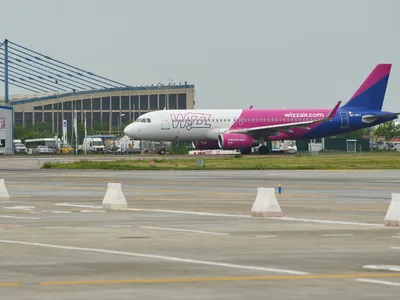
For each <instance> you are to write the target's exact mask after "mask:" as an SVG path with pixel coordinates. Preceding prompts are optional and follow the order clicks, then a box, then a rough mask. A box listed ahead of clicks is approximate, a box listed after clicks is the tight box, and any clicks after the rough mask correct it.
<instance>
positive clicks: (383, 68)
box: [350, 64, 392, 100]
mask: <svg viewBox="0 0 400 300" xmlns="http://www.w3.org/2000/svg"><path fill="white" fill-rule="evenodd" d="M391 68H392V64H379V65H377V66H376V67H375V69H374V70H373V71H372V72H371V73H370V74H369V76H368V77H367V79H365V81H364V82H363V84H362V85H361V86H360V87H359V88H358V90H357V91H356V92H355V93H354V95H353V96H352V97H351V99H350V100H352V99H354V98H355V97H357V96H358V95H360V94H362V93H363V92H365V91H366V90H368V89H369V88H370V87H371V86H373V85H374V84H376V83H377V82H379V81H380V80H381V79H382V78H384V77H386V76H388V75H389V73H390V69H391Z"/></svg>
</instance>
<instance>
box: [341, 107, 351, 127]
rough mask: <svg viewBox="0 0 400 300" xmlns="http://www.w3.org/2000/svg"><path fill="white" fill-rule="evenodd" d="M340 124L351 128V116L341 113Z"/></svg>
mask: <svg viewBox="0 0 400 300" xmlns="http://www.w3.org/2000/svg"><path fill="white" fill-rule="evenodd" d="M340 123H341V127H345V128H347V127H349V115H348V113H347V111H346V112H340Z"/></svg>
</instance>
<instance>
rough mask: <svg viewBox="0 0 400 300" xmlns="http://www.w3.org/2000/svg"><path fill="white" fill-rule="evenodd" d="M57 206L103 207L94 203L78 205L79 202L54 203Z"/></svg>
mask: <svg viewBox="0 0 400 300" xmlns="http://www.w3.org/2000/svg"><path fill="white" fill-rule="evenodd" d="M54 205H57V206H69V207H81V208H103V207H102V206H96V205H79V204H69V203H56V204H54Z"/></svg>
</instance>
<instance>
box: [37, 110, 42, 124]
mask: <svg viewBox="0 0 400 300" xmlns="http://www.w3.org/2000/svg"><path fill="white" fill-rule="evenodd" d="M42 117H43V116H42V113H41V112H35V123H37V122H42V121H43V119H42Z"/></svg>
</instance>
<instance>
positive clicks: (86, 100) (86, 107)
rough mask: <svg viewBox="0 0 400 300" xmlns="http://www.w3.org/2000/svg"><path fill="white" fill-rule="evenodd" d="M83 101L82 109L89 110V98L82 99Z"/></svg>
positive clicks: (90, 106)
mask: <svg viewBox="0 0 400 300" xmlns="http://www.w3.org/2000/svg"><path fill="white" fill-rule="evenodd" d="M82 101H83V109H87V110H91V109H92V105H91V103H90V101H91V99H84V100H82Z"/></svg>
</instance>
